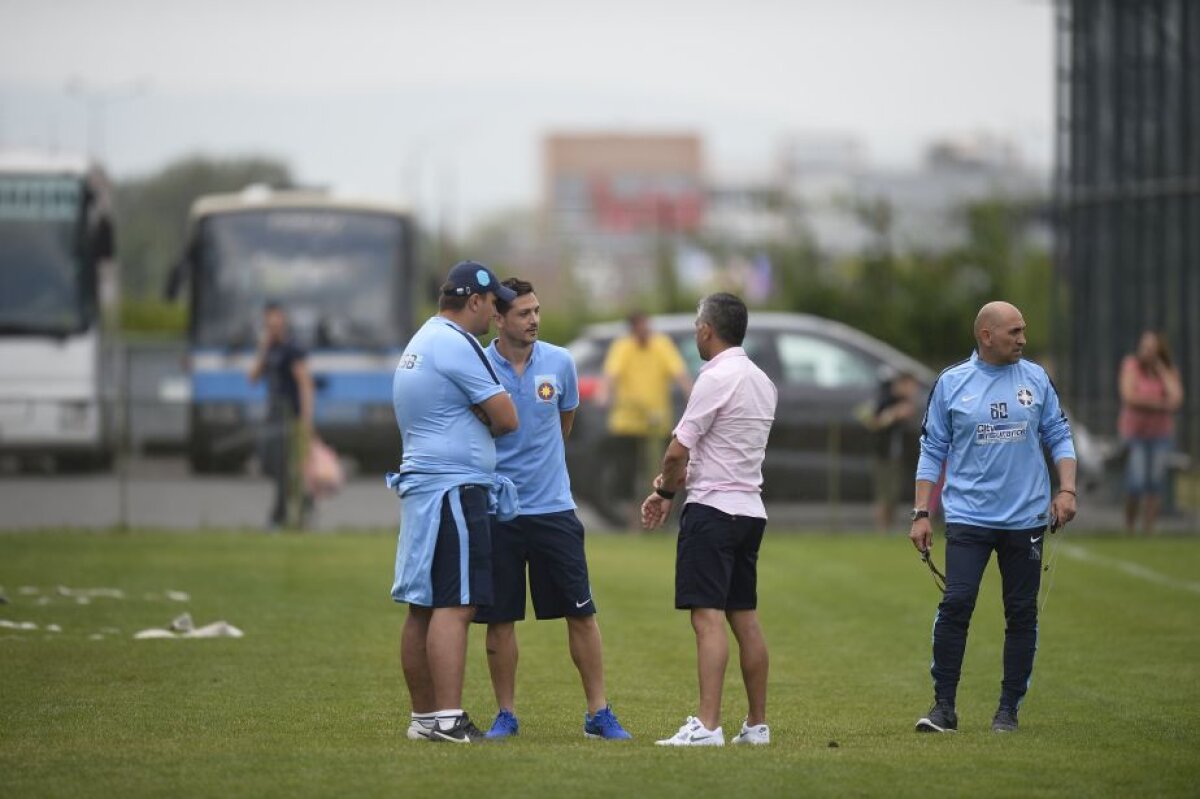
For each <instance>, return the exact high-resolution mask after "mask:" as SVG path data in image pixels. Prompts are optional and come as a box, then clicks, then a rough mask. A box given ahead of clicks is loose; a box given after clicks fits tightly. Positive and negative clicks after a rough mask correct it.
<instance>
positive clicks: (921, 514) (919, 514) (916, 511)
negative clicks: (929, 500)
mask: <svg viewBox="0 0 1200 799" xmlns="http://www.w3.org/2000/svg"><path fill="white" fill-rule="evenodd" d="M928 518H929V511H927V510H921V509H920V508H913V509H912V520H913V521H914V522H915V521H916V520H917V519H928Z"/></svg>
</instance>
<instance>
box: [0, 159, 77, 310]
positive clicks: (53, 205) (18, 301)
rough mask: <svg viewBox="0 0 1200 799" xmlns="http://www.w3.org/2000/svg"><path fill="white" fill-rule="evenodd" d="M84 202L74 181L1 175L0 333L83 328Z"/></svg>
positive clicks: (46, 177) (61, 178)
mask: <svg viewBox="0 0 1200 799" xmlns="http://www.w3.org/2000/svg"><path fill="white" fill-rule="evenodd" d="M83 201H84V193H83V184H82V182H81V181H80V180H78V179H73V178H64V177H56V176H28V175H0V332H7V333H29V332H31V333H52V334H57V333H68V332H71V331H73V330H78V329H79V328H80V327H81V325H82V322H83V303H82V301H81V300H82V293H83V289H82V286H81V282H82V281H81V278H82V270H81V268H80V265H81V258H80V251H79V228H80V223H81V220H82V218H83V213H82V206H83Z"/></svg>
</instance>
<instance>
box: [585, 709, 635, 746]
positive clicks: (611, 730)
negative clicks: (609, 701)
mask: <svg viewBox="0 0 1200 799" xmlns="http://www.w3.org/2000/svg"><path fill="white" fill-rule="evenodd" d="M583 737H584V738H605V739H607V740H609V741H628V740H629V739H630V738H632V737H633V736H632V735H630V734H629V733H627V732H625V728H624V727H622V726H621V722H619V721H617V716H616V714H615V713H613V712H612V707H610V706H608V705H606V706H605V707H604V708H602V709H601V710H599V711H597V712H596V715H594V716H593V715H591V714H589V713H584V714H583Z"/></svg>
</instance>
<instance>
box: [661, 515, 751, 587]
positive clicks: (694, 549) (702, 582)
mask: <svg viewBox="0 0 1200 799" xmlns="http://www.w3.org/2000/svg"><path fill="white" fill-rule="evenodd" d="M766 527H767V520H766V519H758V518H755V517H753V516H731V515H730V514H728V513H725V512H724V511H719V510H717V509H716V508H713V507H710V506H708V505H701V504H700V503H698V502H689V503H687V504H686V505H684V507H683V516H682V517H681V518H680V520H679V541H678V543H677V544H676V547H675V607H677V608H679V609H686V608H715V609H717V610H753V609H754V608H756V607H758V548H759V546H761V545H762V537H763V531H764V530H766Z"/></svg>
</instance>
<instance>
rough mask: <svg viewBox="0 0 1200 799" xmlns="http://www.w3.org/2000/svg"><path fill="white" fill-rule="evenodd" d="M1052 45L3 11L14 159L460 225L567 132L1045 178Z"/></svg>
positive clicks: (336, 16) (949, 24) (424, 15)
mask: <svg viewBox="0 0 1200 799" xmlns="http://www.w3.org/2000/svg"><path fill="white" fill-rule="evenodd" d="M1052 33H1053V8H1052V5H1051V4H1050V3H1049V2H1048V0H1040V1H1039V0H840V1H839V2H834V1H832V0H821V1H820V2H816V1H815V0H778V1H773V0H772V1H768V0H739V1H738V2H706V1H705V0H682V1H677V0H666V1H664V2H657V1H656V0H640V2H636V1H634V2H627V0H602V1H601V2H597V1H596V0H581V1H580V2H571V1H570V0H557V1H551V0H546V1H545V2H535V1H534V0H504V2H488V1H487V0H456V2H436V0H434V1H433V2H430V0H425V1H424V2H406V1H404V0H399V1H397V0H392V1H391V2H377V1H376V0H340V1H339V2H318V1H316V0H309V1H308V2H300V1H293V2H276V0H208V2H205V3H184V2H171V1H170V0H158V1H157V2H151V1H150V0H103V1H102V2H96V1H95V0H39V2H36V3H31V2H28V0H0V144H2V145H6V146H13V145H24V146H30V145H34V146H57V147H59V148H65V149H84V148H85V147H87V146H89V139H90V146H91V147H92V149H94V150H100V151H101V153H102V155H103V156H104V158H105V160H106V161H107V163H108V165H109V168H110V171H112V172H113V173H115V174H116V175H118V176H127V175H131V174H137V173H141V172H146V171H149V170H152V169H154V168H157V167H158V166H160V165H162V164H163V163H165V162H166V161H167V160H169V159H170V158H172V157H175V156H178V155H181V154H183V153H187V152H193V151H198V150H203V151H207V152H211V153H220V154H226V153H245V152H261V153H270V154H276V155H278V156H280V157H283V158H285V159H287V160H288V161H289V162H290V163H291V165H292V166H293V168H294V169H295V171H296V172H297V173H298V175H299V176H300V177H301V178H302V179H304V180H306V181H309V182H313V183H321V184H329V185H332V186H334V187H336V188H338V189H340V190H343V191H347V192H352V193H364V194H369V195H373V196H382V197H390V198H396V197H399V196H401V195H405V194H413V195H415V199H416V201H417V203H418V205H419V206H420V207H428V206H431V205H435V204H436V205H439V206H443V207H449V208H452V209H453V212H454V214H455V216H456V217H458V219H457V220H456V221H458V222H462V221H463V220H466V221H472V220H474V219H477V218H478V216H479V214H481V213H484V212H486V211H488V210H489V209H493V208H496V207H500V206H505V205H512V204H519V203H531V202H534V201H535V200H536V199H537V192H538V187H539V183H538V180H539V173H538V169H539V163H540V162H539V157H538V143H539V141H540V136H541V135H542V133H544V132H545V131H547V130H551V129H587V128H605V129H613V128H626V127H629V128H633V129H637V130H660V129H661V130H672V131H677V130H695V131H697V132H699V133H701V134H703V135H704V137H705V142H706V152H707V156H708V162H709V164H710V166H711V167H712V169H713V170H714V171H715V172H717V173H719V174H732V173H737V172H741V171H746V172H750V171H756V172H764V171H766V170H767V169H768V168H769V166H770V163H771V159H772V157H773V155H774V148H775V147H776V146H777V144H778V142H779V140H780V139H781V138H782V137H783V136H784V135H786V134H788V133H792V132H797V131H832V132H846V133H850V134H854V135H857V136H859V137H860V138H861V139H862V141H863V142H864V143H865V145H866V147H867V151H868V153H869V155H870V157H871V159H872V160H873V161H874V162H876V163H879V164H884V165H905V164H912V163H915V162H916V160H917V158H918V156H919V152H920V149H921V147H922V145H923V143H924V142H925V141H927V140H928V139H929V138H931V137H935V136H939V135H945V134H963V133H971V132H977V131H988V132H991V133H996V134H1001V135H1005V136H1008V137H1010V138H1012V140H1013V141H1015V142H1016V143H1017V144H1018V146H1019V147H1020V148H1021V150H1022V152H1023V153H1024V155H1025V157H1026V158H1027V160H1029V161H1030V162H1032V163H1034V164H1039V165H1046V164H1048V163H1049V159H1050V147H1051V135H1050V134H1051V131H1052V128H1053V124H1052V119H1053V117H1052V111H1053V108H1052V99H1053V85H1052V76H1053V71H1052V66H1053V49H1052V44H1053V40H1052ZM72 79H76V80H82V82H83V87H84V93H85V94H86V95H88V96H91V97H92V98H104V99H102V100H100V101H98V102H95V103H94V105H96V106H98V107H100V108H102V111H101V112H100V113H99V115H98V122H99V123H100V125H99V131H98V132H96V133H94V134H93V135H91V136H89V133H88V124H87V114H86V112H85V102H84V100H83V99H81V97H80V96H79V94H78V93H77V94H75V95H71V94H68V92H67V90H66V86H67V85H68V83H69V82H70V81H71V80H72ZM137 86H141V87H142V88H135V87H137ZM130 95H132V96H130Z"/></svg>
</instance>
